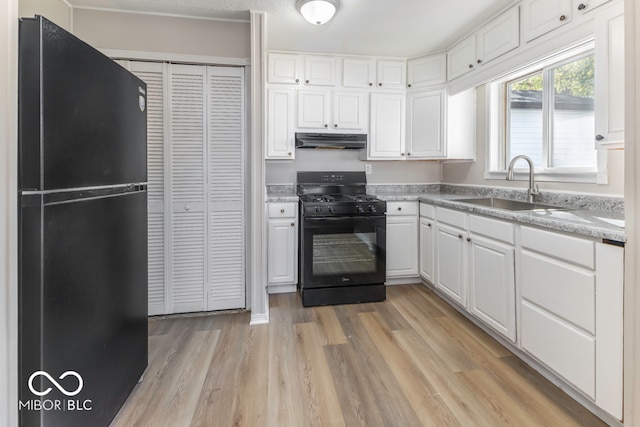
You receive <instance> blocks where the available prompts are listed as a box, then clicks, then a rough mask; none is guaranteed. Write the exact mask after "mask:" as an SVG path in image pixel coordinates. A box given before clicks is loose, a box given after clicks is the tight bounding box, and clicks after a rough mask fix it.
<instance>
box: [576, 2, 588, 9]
mask: <svg viewBox="0 0 640 427" xmlns="http://www.w3.org/2000/svg"><path fill="white" fill-rule="evenodd" d="M586 8H587V5H586V4H584V3H580V4H579V5H578V10H585V9H586Z"/></svg>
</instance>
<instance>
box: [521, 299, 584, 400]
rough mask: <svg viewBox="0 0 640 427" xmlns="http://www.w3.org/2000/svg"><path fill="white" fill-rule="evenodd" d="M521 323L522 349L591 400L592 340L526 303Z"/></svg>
mask: <svg viewBox="0 0 640 427" xmlns="http://www.w3.org/2000/svg"><path fill="white" fill-rule="evenodd" d="M521 323H522V325H521V331H522V333H521V337H522V348H523V349H524V350H525V351H526V352H527V353H529V354H531V355H533V356H534V357H535V358H536V359H538V360H539V361H541V362H542V363H544V364H545V365H547V366H548V367H549V368H551V369H553V370H554V371H555V372H557V373H558V374H560V376H562V377H563V378H565V379H566V380H567V381H569V382H570V383H572V384H573V385H574V386H576V387H577V388H578V389H580V390H582V391H583V392H584V393H585V394H587V395H588V396H589V397H591V398H592V399H593V398H594V397H595V363H596V361H595V339H594V338H593V337H590V336H588V335H587V334H585V333H583V332H580V331H579V330H577V329H574V328H573V327H571V326H570V325H567V324H565V323H564V322H562V321H560V320H559V319H556V318H554V317H553V316H551V315H549V314H548V313H545V312H544V311H543V310H540V309H539V308H537V307H535V306H532V305H529V304H527V303H526V302H525V303H523V305H522V316H521Z"/></svg>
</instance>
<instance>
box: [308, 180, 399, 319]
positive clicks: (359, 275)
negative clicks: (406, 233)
mask: <svg viewBox="0 0 640 427" xmlns="http://www.w3.org/2000/svg"><path fill="white" fill-rule="evenodd" d="M297 181H298V182H297V187H296V190H297V194H298V196H299V197H300V233H299V235H300V274H299V277H300V293H301V295H302V304H303V305H304V306H305V307H308V306H314V305H328V304H346V303H357V302H373V301H383V300H384V299H385V298H386V289H385V286H384V281H385V278H386V276H385V271H386V217H385V212H386V202H384V201H383V200H380V199H378V198H376V197H375V196H372V195H369V194H366V185H367V183H366V176H365V174H364V172H298V175H297Z"/></svg>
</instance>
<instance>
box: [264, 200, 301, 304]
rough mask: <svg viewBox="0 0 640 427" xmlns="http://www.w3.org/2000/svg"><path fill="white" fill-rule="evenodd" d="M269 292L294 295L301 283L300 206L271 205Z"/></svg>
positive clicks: (268, 267)
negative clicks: (299, 261) (299, 278)
mask: <svg viewBox="0 0 640 427" xmlns="http://www.w3.org/2000/svg"><path fill="white" fill-rule="evenodd" d="M267 210H268V216H269V217H268V223H267V284H268V291H269V293H280V292H294V291H295V290H296V284H297V283H298V204H297V203H268V205H267Z"/></svg>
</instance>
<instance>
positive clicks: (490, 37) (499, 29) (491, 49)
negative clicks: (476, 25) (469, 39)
mask: <svg viewBox="0 0 640 427" xmlns="http://www.w3.org/2000/svg"><path fill="white" fill-rule="evenodd" d="M476 37H477V39H476V56H477V59H476V64H483V63H486V62H489V61H491V60H492V59H495V58H497V57H498V56H500V55H502V54H504V53H506V52H509V51H510V50H512V49H515V48H517V47H518V46H520V8H519V7H518V6H516V7H513V8H511V9H509V10H508V11H507V12H505V13H503V14H502V15H500V16H499V17H497V18H496V19H494V20H493V21H491V22H489V23H488V24H487V25H485V26H484V27H482V28H481V29H480V30H479V31H478V33H477V35H476Z"/></svg>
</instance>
